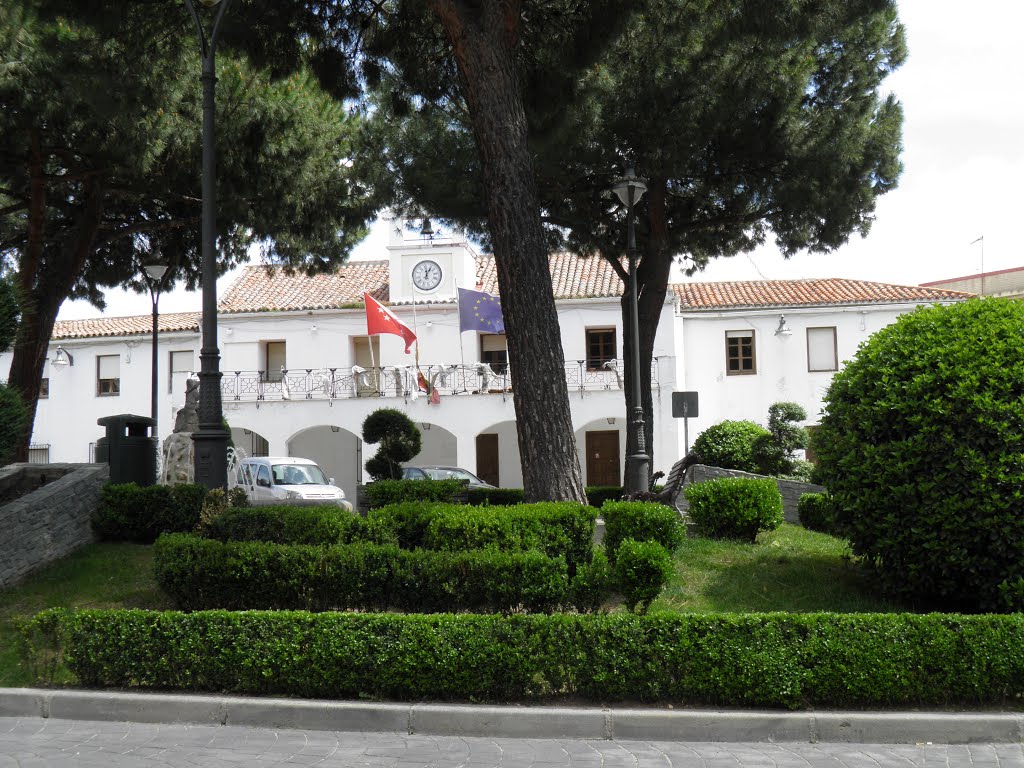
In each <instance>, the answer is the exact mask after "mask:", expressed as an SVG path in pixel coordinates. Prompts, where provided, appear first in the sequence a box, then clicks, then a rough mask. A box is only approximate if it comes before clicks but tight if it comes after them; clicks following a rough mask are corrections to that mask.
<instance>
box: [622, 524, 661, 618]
mask: <svg viewBox="0 0 1024 768" xmlns="http://www.w3.org/2000/svg"><path fill="white" fill-rule="evenodd" d="M673 573H675V567H674V566H673V564H672V556H671V555H670V554H669V553H668V550H667V549H665V548H664V547H663V546H661V544H658V543H657V542H656V541H636V540H634V539H626V540H625V541H623V542H622V543H621V544H620V545H619V549H618V551H617V553H616V557H615V580H616V582H617V584H618V587H619V591H621V592H622V597H623V598H624V599H625V602H626V607H627V608H629V610H631V611H634V612H636V613H646V612H647V608H648V607H649V606H650V605H651V603H652V602H653V601H654V599H655V598H656V597H657V596H658V595H660V594H661V590H662V587H664V586H665V584H666V583H667V582H668V580H669V579H670V578H672V574H673Z"/></svg>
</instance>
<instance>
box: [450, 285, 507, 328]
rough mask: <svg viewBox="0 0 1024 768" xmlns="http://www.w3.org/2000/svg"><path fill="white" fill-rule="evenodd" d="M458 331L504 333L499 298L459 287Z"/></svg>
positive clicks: (503, 321)
mask: <svg viewBox="0 0 1024 768" xmlns="http://www.w3.org/2000/svg"><path fill="white" fill-rule="evenodd" d="M458 290H459V332H460V333H461V332H462V331H483V332H484V333H504V332H505V320H504V318H503V317H502V316H501V299H499V298H498V297H497V296H492V295H491V294H489V293H484V292H483V291H467V290H466V289H465V288H459V289H458Z"/></svg>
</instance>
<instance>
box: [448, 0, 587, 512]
mask: <svg viewBox="0 0 1024 768" xmlns="http://www.w3.org/2000/svg"><path fill="white" fill-rule="evenodd" d="M431 8H432V9H433V11H434V12H435V13H436V14H437V16H438V18H439V19H440V20H441V23H442V24H443V26H444V28H445V31H446V34H447V35H448V39H449V41H450V42H451V44H452V48H453V53H454V55H455V59H456V62H457V64H458V69H459V76H460V79H461V84H462V93H463V95H464V97H465V99H466V103H467V105H468V107H469V111H470V114H471V119H472V123H473V133H474V136H475V139H476V145H477V150H478V152H479V153H480V160H481V168H482V171H483V177H484V186H485V190H486V196H487V209H488V224H489V228H490V233H491V238H492V241H493V245H494V259H495V265H496V267H497V273H498V286H499V289H500V291H501V307H502V314H503V315H504V318H505V332H506V336H507V339H508V357H509V368H510V370H511V374H512V386H513V393H514V394H513V398H514V402H515V409H516V429H517V432H518V437H519V452H520V456H521V459H522V468H523V485H524V496H525V499H526V500H527V501H541V500H563V499H564V500H577V501H585V498H586V496H585V492H584V487H583V481H582V477H581V473H580V464H579V457H578V456H577V454H576V438H575V434H574V432H573V425H572V415H571V413H570V410H569V392H568V388H567V386H566V383H565V365H564V362H565V361H564V355H563V353H562V339H561V329H560V327H559V323H558V314H557V311H556V309H555V299H554V294H553V293H552V290H551V273H550V269H549V267H548V253H547V249H546V246H545V243H544V232H543V227H542V225H541V220H540V208H539V204H538V202H537V192H536V188H535V180H534V169H533V158H532V155H531V154H530V151H529V148H528V145H527V128H526V116H525V113H524V110H523V103H522V94H521V92H520V87H519V82H518V77H517V74H516V67H515V55H516V49H517V48H518V45H519V38H518V33H519V23H520V22H519V19H520V10H521V8H520V3H519V2H516V1H515V0H483V1H482V2H475V3H469V2H453V1H451V0H432V2H431Z"/></svg>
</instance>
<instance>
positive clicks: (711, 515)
mask: <svg viewBox="0 0 1024 768" xmlns="http://www.w3.org/2000/svg"><path fill="white" fill-rule="evenodd" d="M684 493H685V494H686V500H687V501H688V502H689V503H690V512H689V514H690V519H691V520H692V521H693V523H694V525H696V526H697V531H698V533H700V534H701V535H704V536H710V537H711V538H715V539H740V540H742V541H750V542H753V541H754V540H755V539H757V534H759V533H761V531H774V530H775V529H776V528H778V527H779V526H780V525H782V495H781V494H780V493H779V488H778V486H777V485H776V484H775V481H774V480H772V479H771V478H768V477H723V478H720V479H718V480H706V481H705V482H703V483H694V484H693V485H688V486H687V487H686V490H685V491H684Z"/></svg>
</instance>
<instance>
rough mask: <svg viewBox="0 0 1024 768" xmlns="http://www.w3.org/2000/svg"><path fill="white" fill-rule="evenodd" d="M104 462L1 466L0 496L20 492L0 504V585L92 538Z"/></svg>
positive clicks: (106, 475) (105, 475) (104, 479)
mask: <svg viewBox="0 0 1024 768" xmlns="http://www.w3.org/2000/svg"><path fill="white" fill-rule="evenodd" d="M109 477H110V467H109V466H108V465H106V464H10V465H8V466H6V467H2V468H0V495H5V494H7V493H8V492H10V493H14V492H18V493H21V492H24V491H28V493H26V494H25V495H23V496H20V497H19V498H17V499H15V500H14V501H10V502H8V503H6V504H4V505H3V506H0V531H3V537H2V538H0V587H9V586H11V585H13V584H15V583H17V582H18V581H20V580H21V579H22V578H24V577H25V576H26V575H27V574H29V573H30V572H32V571H34V570H36V569H37V568H40V567H42V566H44V565H46V564H47V563H50V562H52V561H54V560H58V559H59V558H61V557H64V556H65V555H68V554H70V553H71V552H74V551H75V550H76V549H78V548H79V547H81V546H83V545H84V544H88V543H90V542H92V541H94V540H95V537H94V535H93V532H92V528H91V526H90V524H89V520H90V517H91V516H92V512H93V510H94V509H96V506H97V504H99V498H100V490H101V489H102V488H103V485H104V484H105V483H106V482H107V480H108V479H109Z"/></svg>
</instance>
